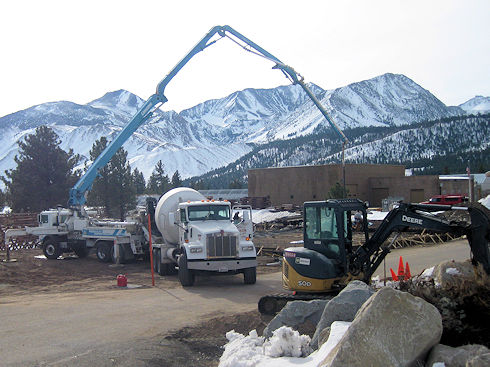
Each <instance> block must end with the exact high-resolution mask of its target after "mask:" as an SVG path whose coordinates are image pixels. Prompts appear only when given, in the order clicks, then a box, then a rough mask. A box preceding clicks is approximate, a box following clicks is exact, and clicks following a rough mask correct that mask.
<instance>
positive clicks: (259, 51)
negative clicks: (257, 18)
mask: <svg viewBox="0 0 490 367" xmlns="http://www.w3.org/2000/svg"><path fill="white" fill-rule="evenodd" d="M224 37H227V38H229V39H230V40H232V41H233V42H235V43H236V44H238V45H239V46H241V47H242V48H243V49H244V50H246V51H248V52H251V53H254V54H256V55H258V56H261V57H263V58H265V59H267V60H269V61H272V62H273V63H274V64H275V65H274V67H273V69H279V70H281V72H282V73H283V74H284V75H285V76H286V77H287V78H288V79H289V80H290V81H291V82H292V83H293V84H299V85H300V86H301V87H302V89H303V90H304V91H305V93H306V94H307V95H308V97H309V98H310V99H311V100H312V101H313V103H314V104H315V106H316V107H317V108H318V109H319V110H320V112H321V113H322V115H323V116H324V117H325V119H326V120H327V121H328V123H329V124H330V125H331V126H332V127H333V128H334V131H335V132H336V133H337V134H338V136H339V137H340V138H341V139H342V141H343V144H342V147H343V148H344V147H345V145H346V144H347V143H348V140H347V138H346V137H345V135H344V134H343V133H342V131H341V130H340V129H339V127H338V126H337V125H336V124H335V122H334V121H333V120H332V119H331V118H330V116H329V115H328V113H327V111H326V110H325V108H324V107H323V106H322V105H321V103H320V102H319V101H318V99H317V98H316V97H315V95H314V94H313V93H312V92H311V90H310V89H309V88H308V86H307V85H306V84H305V83H304V81H303V77H302V76H301V75H300V74H298V73H297V72H296V71H295V70H294V69H293V68H291V67H290V66H288V65H286V64H284V63H283V62H282V61H280V60H279V59H278V58H277V57H275V56H274V55H272V54H271V53H269V52H267V51H266V50H264V49H263V48H262V47H260V46H258V45H257V44H255V43H254V42H252V41H251V40H249V39H248V38H246V37H245V36H243V35H242V34H240V33H239V32H237V31H236V30H234V29H233V28H231V27H230V26H216V27H213V28H212V29H211V30H210V31H209V32H208V33H207V34H206V35H205V36H204V37H203V38H202V39H201V40H200V41H199V42H198V43H197V45H196V46H194V47H193V48H192V49H191V50H190V51H189V52H188V53H187V54H186V55H185V56H184V58H183V59H182V60H181V61H180V62H179V63H178V64H177V65H176V66H175V67H174V68H173V69H172V70H171V71H170V72H169V73H168V74H167V76H166V77H165V78H164V79H163V80H162V81H161V82H160V83H159V84H158V85H157V88H156V93H155V94H153V95H151V96H150V97H149V98H148V100H147V101H146V102H145V103H144V104H143V106H142V107H141V108H140V109H139V110H138V112H137V113H136V114H135V115H134V116H133V117H132V119H131V120H130V121H129V122H128V124H127V125H126V126H125V127H124V128H123V129H122V130H121V131H120V132H119V133H118V135H117V136H116V137H115V138H114V140H112V141H111V143H110V144H109V145H108V146H107V147H106V148H105V149H104V151H103V152H102V153H101V154H100V155H99V156H98V157H97V159H96V160H95V161H94V162H93V164H92V165H91V166H90V167H89V168H88V170H87V171H86V172H85V173H84V174H83V175H82V176H81V177H80V179H79V180H78V181H77V183H76V184H75V185H74V186H73V188H72V189H71V190H70V193H69V200H68V209H58V210H48V211H45V212H42V213H41V215H40V216H39V218H40V219H39V226H38V227H33V228H32V227H31V228H25V230H23V231H21V230H10V232H9V231H7V233H6V235H5V241H8V238H9V237H12V236H16V235H22V234H25V233H28V234H34V235H37V236H39V238H40V240H41V243H42V247H43V252H44V254H45V255H46V257H48V258H50V259H56V258H58V256H59V255H61V254H62V253H63V252H71V251H75V252H76V253H77V254H78V255H79V256H80V257H82V256H86V254H87V253H88V250H90V249H91V248H95V249H96V253H97V256H98V258H99V260H102V261H108V260H110V259H111V258H113V257H116V258H117V259H119V258H121V256H122V255H123V256H122V257H123V258H124V257H126V256H130V257H131V256H144V255H146V254H148V251H149V246H148V240H149V233H148V230H147V228H145V224H146V223H145V221H140V222H132V221H131V222H109V223H108V222H102V221H95V220H93V219H91V218H90V217H89V216H88V215H87V213H86V211H85V209H84V204H85V202H86V195H87V192H88V191H89V190H90V188H91V186H92V184H93V182H94V180H95V178H96V177H97V175H98V171H99V170H100V169H101V168H103V167H104V166H105V165H106V164H107V163H108V162H109V160H110V159H111V158H112V156H113V155H114V154H115V153H116V151H117V150H118V149H119V148H120V147H121V146H122V145H123V144H124V142H125V141H126V140H127V139H128V138H129V137H130V136H131V135H132V134H133V133H134V132H135V131H136V129H137V128H138V127H139V126H140V125H141V124H143V123H144V122H145V121H147V120H148V119H149V118H150V117H151V116H152V114H153V112H154V111H155V110H156V109H157V108H158V107H159V106H160V105H162V104H163V103H165V102H167V98H166V97H165V95H164V92H165V88H166V86H167V84H168V83H169V82H170V81H171V80H172V79H173V77H174V76H175V75H176V74H177V73H178V72H179V71H180V70H181V69H182V68H183V67H184V66H185V65H186V64H187V63H188V62H189V60H190V59H191V58H192V57H194V56H195V55H196V54H198V53H199V52H201V51H204V50H205V49H206V48H207V47H209V46H211V45H213V44H215V43H216V42H217V41H219V40H220V39H222V38H224ZM178 210H179V213H184V212H186V210H187V209H186V208H184V206H182V207H179V208H178ZM186 215H188V214H186ZM183 219H185V218H184V217H182V218H181V221H180V222H179V221H178V220H177V221H175V222H172V223H170V226H176V227H179V226H180V228H181V230H182V231H181V232H182V233H181V234H182V236H185V235H187V233H188V232H187V231H189V233H190V232H192V233H194V231H193V229H192V228H193V227H195V226H196V223H192V221H190V220H188V218H187V219H186V221H182V220H183ZM250 221H251V220H250ZM203 225H204V223H203ZM183 228H185V230H184V229H183ZM164 232H165V231H164ZM229 233H231V232H229ZM204 234H205V232H202V233H201V235H202V236H204ZM208 234H209V233H207V234H206V236H207V235H208ZM222 237H223V234H222ZM201 238H202V239H203V238H204V237H201ZM210 241H211V240H210ZM223 241H225V240H224V239H223ZM226 241H228V240H226ZM230 241H234V240H232V239H231V240H230ZM165 243H166V244H167V245H168V243H173V245H174V246H175V245H176V243H177V242H176V241H173V242H172V241H170V242H169V241H167V242H165ZM184 243H185V239H184ZM209 243H210V242H209ZM209 243H208V245H209ZM236 243H237V246H238V241H237V242H236ZM115 244H116V245H117V246H115ZM186 246H187V245H182V246H180V250H179V251H174V250H175V249H167V251H163V247H161V248H158V247H157V248H156V250H157V251H160V253H159V254H160V256H161V257H160V259H161V262H160V261H159V262H157V266H160V265H161V266H162V268H161V269H162V270H161V271H162V272H164V273H165V272H166V271H170V270H171V269H169V268H168V267H169V266H170V267H171V266H172V265H169V262H170V259H173V260H177V262H178V265H179V267H182V268H184V265H187V263H189V262H190V260H191V259H190V257H191V256H190V255H189V253H188V252H187V250H186V251H183V250H182V248H183V247H186ZM249 247H250V246H249V245H247V246H244V248H249ZM186 248H187V247H186ZM117 249H120V250H121V251H117ZM115 250H116V251H115ZM196 251H197V250H196ZM253 252H254V253H255V249H253ZM204 253H207V250H206V252H203V254H204ZM237 253H240V249H237ZM164 254H166V255H168V256H167V257H164ZM115 255H117V256H115ZM247 256H248V257H249V256H250V255H247ZM253 257H254V258H255V255H254V256H253ZM184 260H186V261H185V264H184ZM217 264H218V263H213V266H215V267H218V271H220V270H224V269H226V268H227V267H226V266H221V267H220V266H218V265H217ZM251 264H252V262H244V263H243V264H239V265H238V266H234V271H239V270H242V271H243V272H244V276H245V278H246V279H245V282H248V283H252V282H255V273H253V274H252V272H251V271H247V270H244V269H247V268H250V267H253V265H251ZM192 267H195V271H196V272H197V271H198V270H203V269H197V268H198V267H199V265H198V264H197V262H196V264H193V265H192V266H190V267H188V268H189V269H191V268H192ZM231 270H233V269H231ZM192 271H193V270H192ZM192 271H191V273H190V275H189V276H187V278H186V279H187V281H184V283H186V284H191V283H192V281H191V280H192Z"/></svg>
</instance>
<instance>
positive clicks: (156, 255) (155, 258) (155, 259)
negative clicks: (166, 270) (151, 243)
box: [153, 249, 160, 273]
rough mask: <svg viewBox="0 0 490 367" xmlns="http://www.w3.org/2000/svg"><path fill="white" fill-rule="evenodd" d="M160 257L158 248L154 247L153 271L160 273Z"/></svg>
mask: <svg viewBox="0 0 490 367" xmlns="http://www.w3.org/2000/svg"><path fill="white" fill-rule="evenodd" d="M159 259H160V257H159V255H158V249H153V272H155V273H158V263H157V262H158V261H159Z"/></svg>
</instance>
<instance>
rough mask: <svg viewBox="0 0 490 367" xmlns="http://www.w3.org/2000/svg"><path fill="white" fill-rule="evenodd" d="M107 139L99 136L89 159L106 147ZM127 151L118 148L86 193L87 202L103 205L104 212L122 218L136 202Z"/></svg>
mask: <svg viewBox="0 0 490 367" xmlns="http://www.w3.org/2000/svg"><path fill="white" fill-rule="evenodd" d="M106 146H107V139H106V138H105V137H101V138H100V139H99V140H97V141H95V143H94V144H93V146H92V149H91V150H90V159H91V160H92V161H94V160H95V159H96V158H97V157H98V156H99V155H100V153H102V151H103V150H104V149H105V148H106ZM127 157H128V153H127V152H126V151H125V150H124V149H123V148H119V149H118V150H117V152H116V153H115V154H114V156H113V157H112V158H111V160H110V161H109V163H108V164H107V165H106V166H105V167H102V168H100V169H99V172H98V173H99V175H98V177H97V178H96V179H95V180H94V183H93V185H92V189H91V190H90V191H89V193H88V200H87V203H88V204H89V205H94V206H102V207H104V210H105V214H106V215H108V216H111V217H115V218H120V219H121V220H124V216H125V215H126V212H127V211H128V210H129V209H131V208H133V207H134V205H135V203H136V198H135V187H134V185H133V176H132V174H131V168H130V167H129V163H128V162H127Z"/></svg>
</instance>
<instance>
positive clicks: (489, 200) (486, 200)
mask: <svg viewBox="0 0 490 367" xmlns="http://www.w3.org/2000/svg"><path fill="white" fill-rule="evenodd" d="M478 202H479V203H480V204H481V205H483V206H486V207H487V208H488V209H490V195H488V196H487V197H486V198H483V199H480V200H478Z"/></svg>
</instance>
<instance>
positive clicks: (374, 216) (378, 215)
mask: <svg viewBox="0 0 490 367" xmlns="http://www.w3.org/2000/svg"><path fill="white" fill-rule="evenodd" d="M388 213H389V212H379V211H376V210H373V211H370V212H368V213H367V219H368V220H380V221H381V220H383V219H385V217H386V215H387V214H388Z"/></svg>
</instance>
